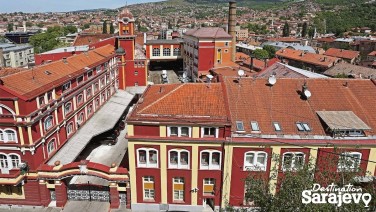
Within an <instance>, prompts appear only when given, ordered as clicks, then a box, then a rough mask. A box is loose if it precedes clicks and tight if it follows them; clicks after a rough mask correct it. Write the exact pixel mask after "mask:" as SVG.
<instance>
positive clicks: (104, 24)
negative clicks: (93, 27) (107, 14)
mask: <svg viewBox="0 0 376 212" xmlns="http://www.w3.org/2000/svg"><path fill="white" fill-rule="evenodd" d="M102 33H103V34H108V32H107V21H103V32H102ZM114 33H115V28H114V25H113V24H112V23H110V33H109V34H114Z"/></svg>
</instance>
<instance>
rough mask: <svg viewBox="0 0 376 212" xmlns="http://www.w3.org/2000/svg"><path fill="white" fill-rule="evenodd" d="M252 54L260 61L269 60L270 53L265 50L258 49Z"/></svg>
mask: <svg viewBox="0 0 376 212" xmlns="http://www.w3.org/2000/svg"><path fill="white" fill-rule="evenodd" d="M252 54H253V56H255V58H257V59H259V60H262V59H267V58H269V53H268V51H266V50H264V49H256V50H255V51H253V52H252Z"/></svg>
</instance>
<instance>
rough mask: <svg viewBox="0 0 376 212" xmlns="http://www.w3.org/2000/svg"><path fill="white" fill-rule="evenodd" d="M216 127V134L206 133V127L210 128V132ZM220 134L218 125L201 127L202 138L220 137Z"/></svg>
mask: <svg viewBox="0 0 376 212" xmlns="http://www.w3.org/2000/svg"><path fill="white" fill-rule="evenodd" d="M211 128H214V129H215V132H214V135H205V129H209V134H210V129H211ZM218 135H219V128H218V127H206V126H205V127H201V138H212V137H214V138H218Z"/></svg>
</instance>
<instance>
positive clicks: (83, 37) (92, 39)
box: [73, 34, 113, 46]
mask: <svg viewBox="0 0 376 212" xmlns="http://www.w3.org/2000/svg"><path fill="white" fill-rule="evenodd" d="M111 37H113V35H110V34H78V35H77V37H76V39H75V40H74V42H73V46H83V45H91V44H94V43H98V42H99V41H102V40H105V39H107V38H111Z"/></svg>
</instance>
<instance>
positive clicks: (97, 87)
mask: <svg viewBox="0 0 376 212" xmlns="http://www.w3.org/2000/svg"><path fill="white" fill-rule="evenodd" d="M98 90H99V84H98V83H95V85H94V92H97V91H98Z"/></svg>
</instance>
